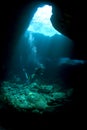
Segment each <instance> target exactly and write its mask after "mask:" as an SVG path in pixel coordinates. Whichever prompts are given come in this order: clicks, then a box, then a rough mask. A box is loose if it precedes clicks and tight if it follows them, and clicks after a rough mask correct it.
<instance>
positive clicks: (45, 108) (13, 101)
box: [0, 80, 74, 114]
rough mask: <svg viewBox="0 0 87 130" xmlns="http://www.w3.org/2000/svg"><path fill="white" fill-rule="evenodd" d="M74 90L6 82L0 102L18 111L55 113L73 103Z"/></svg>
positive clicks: (53, 85)
mask: <svg viewBox="0 0 87 130" xmlns="http://www.w3.org/2000/svg"><path fill="white" fill-rule="evenodd" d="M73 91H74V90H73V88H68V89H63V88H62V87H61V86H60V85H58V84H41V83H40V82H39V81H38V80H37V81H35V82H32V83H16V82H10V81H4V82H3V83H2V86H1V95H0V100H1V102H2V103H4V104H5V103H6V104H8V105H9V106H12V107H13V108H14V109H16V110H17V111H24V112H27V111H31V112H33V113H40V114H42V113H43V112H53V111H55V110H58V108H60V107H61V106H64V105H65V104H67V103H69V102H71V100H72V95H73Z"/></svg>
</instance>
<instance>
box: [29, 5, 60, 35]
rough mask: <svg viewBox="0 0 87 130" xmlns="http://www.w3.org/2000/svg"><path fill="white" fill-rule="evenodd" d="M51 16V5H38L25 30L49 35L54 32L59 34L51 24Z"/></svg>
mask: <svg viewBox="0 0 87 130" xmlns="http://www.w3.org/2000/svg"><path fill="white" fill-rule="evenodd" d="M51 16H52V6H49V5H44V6H43V7H39V8H38V9H37V11H36V13H35V14H34V16H33V18H32V20H31V22H30V25H29V27H28V29H27V31H31V32H34V33H41V34H43V35H46V36H50V37H51V36H53V35H55V34H58V35H61V33H60V32H58V31H57V30H55V29H54V27H53V26H52V23H51V21H50V18H51Z"/></svg>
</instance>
